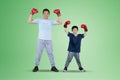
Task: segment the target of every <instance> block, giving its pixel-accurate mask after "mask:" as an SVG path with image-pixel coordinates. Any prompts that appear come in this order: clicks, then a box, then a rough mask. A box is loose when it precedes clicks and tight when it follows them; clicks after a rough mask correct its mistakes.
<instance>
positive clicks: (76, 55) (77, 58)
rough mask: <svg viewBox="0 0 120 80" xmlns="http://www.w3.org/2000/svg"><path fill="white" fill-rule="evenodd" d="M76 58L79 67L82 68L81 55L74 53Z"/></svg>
mask: <svg viewBox="0 0 120 80" xmlns="http://www.w3.org/2000/svg"><path fill="white" fill-rule="evenodd" d="M74 57H75V59H76V62H77V64H78V67H82V65H81V62H80V58H79V53H74Z"/></svg>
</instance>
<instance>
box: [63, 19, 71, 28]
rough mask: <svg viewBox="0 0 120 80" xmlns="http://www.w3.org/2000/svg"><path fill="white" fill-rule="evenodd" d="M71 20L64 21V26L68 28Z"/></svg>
mask: <svg viewBox="0 0 120 80" xmlns="http://www.w3.org/2000/svg"><path fill="white" fill-rule="evenodd" d="M70 23H71V22H70V21H69V20H68V21H66V22H65V23H64V28H67V25H69V24H70Z"/></svg>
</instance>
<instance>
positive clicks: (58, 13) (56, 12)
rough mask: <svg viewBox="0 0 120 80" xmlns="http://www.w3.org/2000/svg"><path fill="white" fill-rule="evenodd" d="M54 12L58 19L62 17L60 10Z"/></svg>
mask: <svg viewBox="0 0 120 80" xmlns="http://www.w3.org/2000/svg"><path fill="white" fill-rule="evenodd" d="M53 12H54V13H55V14H57V16H58V17H59V16H61V14H60V10H59V9H55V10H54V11H53Z"/></svg>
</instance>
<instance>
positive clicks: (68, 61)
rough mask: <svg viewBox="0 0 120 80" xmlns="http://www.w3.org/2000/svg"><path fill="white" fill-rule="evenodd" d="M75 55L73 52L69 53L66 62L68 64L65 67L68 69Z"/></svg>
mask: <svg viewBox="0 0 120 80" xmlns="http://www.w3.org/2000/svg"><path fill="white" fill-rule="evenodd" d="M73 55H74V54H73V53H72V52H69V53H68V57H67V60H66V63H65V67H68V66H69V64H70V62H71V60H72V58H73Z"/></svg>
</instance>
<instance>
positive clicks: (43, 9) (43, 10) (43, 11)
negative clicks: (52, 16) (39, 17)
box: [42, 8, 50, 13]
mask: <svg viewBox="0 0 120 80" xmlns="http://www.w3.org/2000/svg"><path fill="white" fill-rule="evenodd" d="M45 11H48V13H50V10H49V9H47V8H45V9H43V12H42V13H44V12H45Z"/></svg>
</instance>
